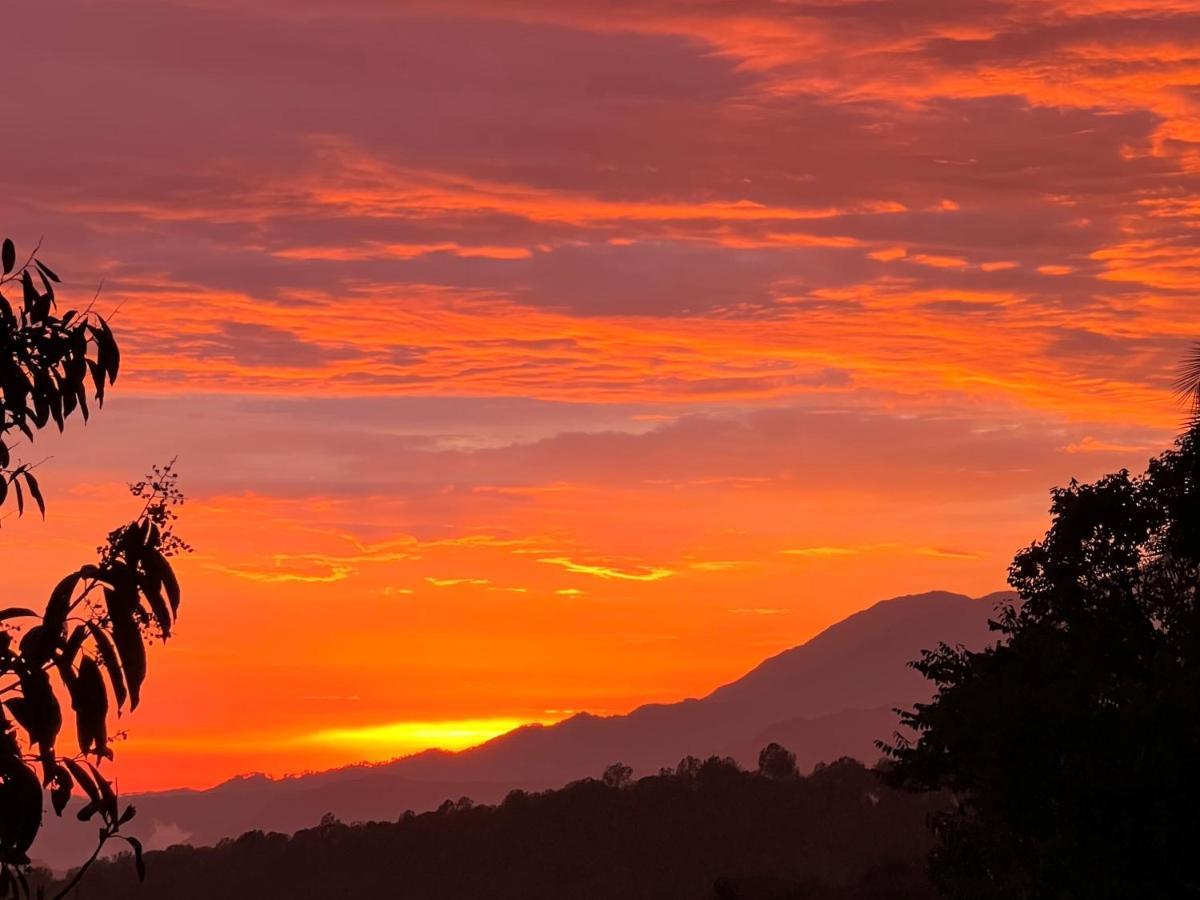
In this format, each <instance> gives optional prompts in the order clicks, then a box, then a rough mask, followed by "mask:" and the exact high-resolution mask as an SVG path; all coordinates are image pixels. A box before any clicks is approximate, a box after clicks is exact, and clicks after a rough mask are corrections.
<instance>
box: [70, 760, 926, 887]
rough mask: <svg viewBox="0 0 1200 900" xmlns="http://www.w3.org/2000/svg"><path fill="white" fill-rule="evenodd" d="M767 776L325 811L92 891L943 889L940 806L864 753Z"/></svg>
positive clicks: (654, 779) (619, 778)
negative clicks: (355, 816) (295, 827)
mask: <svg viewBox="0 0 1200 900" xmlns="http://www.w3.org/2000/svg"><path fill="white" fill-rule="evenodd" d="M765 762H766V765H764V766H763V769H762V772H761V773H759V772H755V773H750V772H745V771H742V770H740V769H739V768H738V767H737V765H736V764H735V763H733V761H732V760H725V759H719V758H717V757H713V758H711V759H709V760H707V761H703V762H701V761H700V760H698V759H695V758H691V757H689V758H688V759H685V760H684V761H683V762H681V763H680V765H679V766H678V767H677V768H676V769H675V770H669V769H668V770H664V771H663V772H662V773H660V774H659V775H655V776H650V777H646V778H642V779H640V780H638V781H632V780H631V779H630V778H629V777H628V770H627V769H624V768H623V767H618V766H614V767H611V768H610V769H609V770H608V771H607V772H606V773H604V777H603V778H602V779H586V780H583V781H579V782H575V783H573V784H570V785H568V786H566V787H564V788H562V789H560V790H554V791H546V792H543V793H536V794H530V793H525V792H522V791H513V792H512V793H511V794H509V796H508V797H507V798H506V799H505V800H504V802H503V803H501V804H499V805H498V806H474V805H472V804H471V802H470V800H468V799H467V798H463V799H461V800H459V801H453V802H452V801H447V802H446V803H445V804H443V806H442V808H441V809H439V810H438V811H436V812H428V813H424V814H421V815H415V814H413V813H412V812H406V813H404V814H403V815H401V816H400V817H399V819H398V820H397V821H393V822H368V823H356V824H343V823H341V822H339V821H337V820H336V819H335V818H334V817H333V816H326V817H325V819H324V820H323V821H322V822H321V823H320V824H319V825H317V826H316V827H314V828H310V829H307V830H304V831H299V832H297V833H296V834H295V835H292V836H291V837H288V836H286V835H282V834H264V833H263V832H261V831H252V832H248V833H247V834H244V835H242V836H241V837H239V838H237V839H234V840H227V841H223V842H222V843H221V844H219V845H218V846H216V847H210V848H199V849H197V848H192V847H186V846H176V847H171V848H169V849H167V850H163V851H159V852H150V853H147V854H146V860H145V861H146V870H147V874H146V881H145V883H144V884H143V885H141V886H140V887H139V886H138V885H137V884H136V882H135V881H134V880H132V879H131V877H130V869H131V866H132V862H131V860H130V859H129V858H128V857H122V858H117V859H115V860H113V861H110V862H106V863H104V864H101V865H99V866H97V868H96V870H95V871H94V872H93V873H91V874H90V875H89V878H88V880H87V882H86V883H85V884H84V885H83V887H82V891H83V892H82V893H81V894H80V895H79V896H80V898H81V900H117V898H121V900H124V898H129V897H138V898H164V900H165V898H171V900H193V898H194V900H202V898H203V900H210V898H213V897H219V898H221V900H264V898H274V897H288V898H292V900H304V898H313V900H315V898H322V900H325V898H330V897H361V898H367V897H370V898H379V897H413V898H472V900H474V898H481V897H486V898H491V900H503V898H514V900H516V898H521V900H530V898H555V900H566V898H588V900H596V898H608V897H612V898H617V897H619V898H638V897H653V898H688V900H692V898H721V900H726V898H729V900H732V898H762V900H766V898H779V900H782V898H813V900H826V898H829V900H832V898H845V900H849V898H861V900H885V898H887V900H921V898H927V897H932V896H933V894H932V891H931V889H930V888H929V886H928V883H927V881H926V878H925V875H924V868H925V862H924V860H925V856H926V854H927V853H928V851H929V849H930V837H929V833H928V830H927V828H926V820H927V817H928V816H929V814H930V813H931V812H932V811H933V810H934V809H935V807H936V805H937V803H938V802H939V801H938V800H937V799H936V798H934V797H932V796H930V795H914V794H909V793H905V792H900V791H896V790H893V789H891V788H888V787H886V786H884V785H883V784H882V783H881V781H880V780H879V778H878V777H877V775H876V773H875V772H874V771H872V770H869V769H866V768H864V767H863V766H862V765H861V764H859V763H858V762H855V761H852V760H840V761H838V762H835V763H832V764H831V765H828V766H823V767H818V769H817V770H816V771H814V772H813V774H811V775H809V776H806V777H801V776H798V775H795V774H791V773H789V771H788V769H787V766H786V764H785V765H780V761H779V760H778V759H777V758H776V759H775V760H770V759H766V758H765Z"/></svg>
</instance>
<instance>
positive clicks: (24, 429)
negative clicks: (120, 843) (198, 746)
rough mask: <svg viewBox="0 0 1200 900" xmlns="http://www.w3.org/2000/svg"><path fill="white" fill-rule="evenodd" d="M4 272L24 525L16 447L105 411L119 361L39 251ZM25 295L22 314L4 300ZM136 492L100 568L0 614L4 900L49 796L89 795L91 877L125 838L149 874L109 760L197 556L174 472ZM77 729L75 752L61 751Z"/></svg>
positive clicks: (28, 484)
mask: <svg viewBox="0 0 1200 900" xmlns="http://www.w3.org/2000/svg"><path fill="white" fill-rule="evenodd" d="M0 269H2V270H3V274H2V276H0V507H3V505H4V504H5V503H6V502H9V501H10V500H11V501H12V504H13V505H15V508H16V510H15V511H16V514H17V515H23V514H24V512H25V508H26V497H27V496H28V498H29V499H31V500H32V502H33V503H34V504H36V506H37V507H38V509H39V511H40V512H41V513H42V515H43V517H44V516H45V510H46V505H45V500H44V498H43V496H42V491H41V486H40V484H39V482H38V480H37V478H36V477H35V475H34V474H33V471H32V469H33V466H31V465H30V464H28V463H16V462H14V460H13V455H12V451H13V447H12V446H11V445H9V444H8V443H7V441H6V438H8V437H9V436H10V435H14V434H15V435H23V436H24V438H25V440H26V441H28V442H32V441H33V440H34V437H35V435H36V433H37V432H38V431H40V430H41V429H43V428H46V427H48V426H49V425H51V424H53V425H54V426H55V427H56V428H57V429H58V430H60V431H61V430H62V429H63V428H64V425H65V423H66V421H67V420H68V419H70V418H71V417H72V416H74V415H76V414H78V415H79V416H81V417H82V418H83V419H85V420H86V419H87V418H88V416H89V414H90V407H89V404H90V403H93V402H94V403H95V405H96V406H97V407H100V406H102V405H103V402H104V396H105V389H106V387H107V386H111V385H112V384H113V383H114V382H115V381H116V378H117V374H118V371H119V369H120V360H121V357H120V350H119V348H118V346H117V342H116V340H115V338H114V337H113V334H112V331H111V330H110V328H109V326H108V323H107V322H106V321H105V320H104V319H103V318H102V317H101V316H99V315H97V314H96V313H95V312H93V311H92V310H91V309H90V308H88V309H85V310H83V311H82V312H80V311H78V310H75V309H70V310H67V311H66V312H64V313H62V314H61V315H60V314H59V312H58V304H57V299H56V296H55V286H56V285H58V284H59V283H60V279H59V277H58V275H57V274H56V273H55V272H54V271H53V270H52V269H51V268H50V267H49V266H47V265H46V264H45V263H43V262H42V261H41V260H40V259H38V258H37V248H35V249H34V251H33V253H31V254H30V255H29V257H28V259H27V260H26V261H25V262H24V263H23V264H22V265H21V266H18V265H17V252H16V248H15V246H14V244H13V242H12V241H11V240H4V241H3V243H2V244H0ZM35 279H36V281H35ZM17 289H19V291H20V297H21V299H20V301H18V302H16V303H14V302H13V301H12V300H10V299H9V296H6V292H7V293H9V294H12V293H14V292H15V290H17ZM89 398H90V399H89ZM130 489H131V491H132V493H133V494H134V496H136V497H139V498H141V499H142V500H143V501H144V504H143V507H142V510H141V512H140V513H139V514H138V516H137V517H136V518H135V519H134V520H133V521H131V522H130V523H128V524H126V525H123V526H121V527H120V528H117V529H116V530H114V531H112V532H111V533H110V534H109V535H108V539H107V541H106V542H105V544H104V545H103V546H102V547H101V548H99V554H98V557H99V558H98V560H97V561H96V562H95V563H92V564H88V565H84V566H82V567H81V568H79V569H77V570H75V571H74V572H71V573H70V574H69V575H67V576H66V577H65V578H63V579H61V580H60V581H59V582H58V584H57V585H56V586H55V587H54V589H53V590H52V591H51V592H50V596H49V598H48V599H47V601H46V602H45V605H44V607H43V608H42V609H41V610H40V611H39V610H36V609H33V608H30V607H25V606H10V607H7V608H3V609H0V898H3V897H10V896H19V895H21V894H27V893H28V882H27V878H26V875H27V871H28V867H29V864H30V858H29V850H30V847H31V846H32V844H33V842H34V839H35V838H36V837H37V835H38V832H39V831H40V829H41V827H42V820H43V797H44V796H46V795H48V797H49V800H50V807H51V809H52V810H53V811H54V813H55V815H59V816H61V815H62V814H63V812H64V810H66V808H67V805H68V802H69V801H70V799H71V797H72V795H73V794H77V795H79V796H80V797H82V805H81V806H80V807H79V809H78V811H77V818H78V819H79V820H80V821H83V822H88V821H98V822H99V832H98V843H97V847H96V853H95V854H93V857H92V860H89V863H88V864H90V863H91V862H92V861H94V860H95V859H96V857H97V855H98V854H99V852H100V849H101V848H102V847H103V845H104V844H105V842H107V841H108V840H110V839H111V838H113V837H118V838H120V839H122V840H125V841H127V842H128V843H129V845H130V847H131V848H132V850H133V852H134V855H135V861H136V864H137V867H138V870H139V873H140V872H141V869H142V863H141V846H140V845H139V844H138V842H137V840H136V839H135V838H132V837H128V836H126V835H122V834H120V829H121V826H123V825H124V824H125V823H127V822H128V821H129V820H130V819H131V818H132V817H133V815H134V809H133V807H132V806H126V807H124V808H123V809H122V808H121V804H120V803H119V800H118V797H117V792H116V790H115V788H114V786H113V784H112V782H111V781H110V779H109V778H108V777H107V776H106V775H105V774H104V772H103V764H104V763H105V761H108V760H111V759H112V758H113V751H112V746H111V741H112V739H113V735H112V733H111V729H110V725H111V721H112V719H113V717H114V716H120V715H121V714H122V712H124V711H125V710H133V709H135V708H136V707H137V706H138V703H139V702H140V700H141V692H142V684H143V682H144V681H145V678H146V648H147V645H148V643H149V642H150V641H151V640H154V639H162V640H165V639H167V638H168V637H170V635H171V632H172V629H173V627H174V624H175V617H176V616H177V614H178V610H179V602H180V588H179V582H178V580H177V579H176V576H175V572H174V570H173V568H172V566H171V563H170V558H171V557H172V556H174V555H176V554H177V553H179V552H182V551H185V550H188V549H189V548H188V546H187V545H186V544H185V543H184V542H183V541H182V540H180V539H179V538H178V537H177V536H176V535H175V534H174V532H173V528H172V525H173V523H174V520H175V516H176V514H175V511H174V510H175V507H177V506H178V505H179V504H180V503H181V502H182V501H183V496H182V494H181V493H180V491H179V489H178V487H177V485H176V474H175V472H174V464H173V462H172V463H170V464H168V465H166V466H163V467H156V468H155V469H154V470H152V472H151V473H150V475H149V476H147V478H145V479H144V480H142V481H140V482H137V483H136V484H133V485H130ZM68 703H69V711H68V710H65V709H64V705H65V704H68ZM68 721H70V722H71V724H73V726H74V727H73V729H72V730H73V732H74V734H73V738H74V741H73V743H74V747H70V746H69V744H68V747H67V748H66V752H64V748H63V746H62V744H63V731H64V729H65V727H66V725H67V722H68ZM84 868H86V866H85V867H84ZM68 890H69V888H68ZM64 893H65V892H64Z"/></svg>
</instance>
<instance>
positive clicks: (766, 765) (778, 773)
mask: <svg viewBox="0 0 1200 900" xmlns="http://www.w3.org/2000/svg"><path fill="white" fill-rule="evenodd" d="M758 774H760V775H765V776H766V777H767V778H775V779H779V778H794V777H795V776H796V774H797V772H796V754H795V753H793V752H792V751H791V750H789V749H787V748H786V747H782V746H780V745H779V744H776V743H775V742H774V741H772V742H771V743H769V744H767V746H765V747H763V748H762V752H760V753H759V754H758Z"/></svg>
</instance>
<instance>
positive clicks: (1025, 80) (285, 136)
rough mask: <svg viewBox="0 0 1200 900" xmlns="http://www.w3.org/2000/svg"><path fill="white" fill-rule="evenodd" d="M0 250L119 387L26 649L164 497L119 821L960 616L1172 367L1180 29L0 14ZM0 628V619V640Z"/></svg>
mask: <svg viewBox="0 0 1200 900" xmlns="http://www.w3.org/2000/svg"><path fill="white" fill-rule="evenodd" d="M5 34H6V37H7V40H6V47H5V56H6V65H5V76H4V79H3V95H4V98H5V107H6V109H7V110H8V127H7V129H6V131H7V134H6V140H5V141H4V142H3V144H2V145H0V171H2V172H3V175H4V179H3V184H4V194H3V197H4V205H3V211H4V215H3V221H2V223H0V226H2V227H0V230H3V232H4V233H5V234H7V235H11V236H12V237H13V238H14V239H15V240H16V241H17V245H18V249H19V250H22V249H24V250H27V249H29V247H30V246H31V245H32V244H33V243H34V242H35V241H36V240H37V239H38V238H39V237H40V236H44V245H43V251H42V257H43V258H44V259H45V260H46V261H47V262H49V263H50V264H51V265H52V266H53V267H54V268H55V269H56V270H57V271H58V272H59V273H60V274H61V275H62V276H63V278H64V281H66V282H67V284H66V290H65V291H64V292H62V293H63V297H64V299H66V300H68V301H69V302H71V304H72V305H79V306H85V305H86V304H87V303H88V302H89V301H90V300H91V298H92V296H93V295H94V294H95V293H96V291H97V288H98V287H101V285H102V287H101V289H100V294H99V298H98V300H97V308H98V309H99V310H100V311H101V312H103V313H105V314H108V315H111V316H112V319H111V322H112V325H113V328H114V330H115V331H116V333H117V337H118V339H119V340H120V341H121V342H122V349H123V353H124V362H123V369H122V374H121V378H120V380H119V381H118V382H117V385H116V387H115V389H114V391H113V393H112V394H111V397H110V400H109V402H108V404H106V406H105V409H104V411H103V413H101V414H100V415H98V416H95V417H94V418H93V420H92V421H91V423H89V424H88V425H87V426H86V427H84V426H82V423H79V424H76V425H75V427H74V428H69V429H68V434H67V435H66V437H64V438H62V439H60V438H58V437H57V436H54V435H50V434H48V433H47V434H46V435H44V436H43V437H41V438H40V439H39V440H38V442H37V443H36V444H35V445H34V446H33V447H30V446H28V445H24V446H21V447H20V448H19V450H18V455H19V456H21V457H22V458H24V459H26V460H34V461H37V460H42V459H43V458H45V457H50V458H49V459H48V460H47V461H46V462H45V463H44V464H43V465H42V467H41V468H40V469H39V470H38V471H39V476H40V478H41V480H42V484H43V487H44V489H45V492H46V495H47V501H48V510H47V522H46V523H42V522H41V521H39V520H38V519H37V517H36V516H32V517H30V516H27V517H26V518H25V519H24V520H21V521H17V520H16V518H15V516H10V517H9V518H8V519H6V520H5V521H4V522H3V530H2V532H0V566H3V568H4V570H5V572H6V574H8V575H9V578H10V579H11V580H15V584H13V585H12V593H13V599H12V602H13V603H19V604H21V605H37V603H38V602H40V601H42V600H44V598H45V596H46V595H47V594H48V592H49V590H50V588H51V587H52V586H53V584H54V583H55V582H56V581H57V580H58V577H59V576H61V575H62V574H64V573H65V572H66V571H68V570H70V569H72V568H75V567H76V566H78V565H80V564H82V563H84V562H87V561H89V560H90V559H91V558H93V555H94V548H95V546H96V545H97V544H98V543H99V542H100V541H101V540H102V539H103V536H104V534H105V533H106V532H107V531H108V530H109V529H110V528H111V527H114V526H115V525H117V524H119V523H120V522H122V521H123V520H124V519H126V518H128V517H129V516H131V515H132V514H133V512H134V511H135V507H134V506H133V501H132V500H130V499H129V498H128V495H127V493H126V491H125V487H124V485H125V482H127V481H129V480H132V479H134V478H136V477H137V476H139V475H140V474H141V473H142V472H143V471H144V470H145V469H147V468H148V467H149V466H150V465H151V464H152V463H155V462H162V461H165V460H167V459H170V458H171V457H173V456H176V455H177V456H178V459H179V462H178V468H179V470H180V472H181V482H182V486H183V487H184V489H185V491H186V492H187V494H188V496H189V503H188V505H187V506H186V507H185V508H184V514H183V517H182V520H181V523H180V531H181V533H182V534H183V536H184V537H185V538H187V539H188V540H189V541H190V542H191V543H192V544H193V545H194V546H195V548H196V550H195V552H194V553H193V554H192V555H190V556H189V557H187V558H186V559H183V560H181V561H180V562H179V566H178V568H179V571H180V577H181V580H182V582H183V585H184V591H185V593H184V606H183V607H182V609H181V617H180V621H179V626H178V636H177V637H176V638H174V639H173V640H172V641H171V643H170V644H168V645H167V646H166V647H156V648H154V652H153V653H152V657H151V665H150V675H149V679H148V681H147V685H146V689H145V692H144V704H143V706H142V707H141V708H139V709H138V711H137V712H136V713H135V714H134V715H132V716H130V717H127V718H125V719H123V720H122V727H127V728H128V729H129V739H128V740H127V741H125V742H123V743H121V744H120V745H118V747H117V763H118V765H117V769H116V771H117V772H118V773H119V776H120V785H121V788H122V789H123V790H127V791H128V790H138V789H149V788H161V787H171V786H180V785H189V786H207V785H211V784H214V783H216V782H218V781H220V780H222V779H224V778H226V777H229V776H231V775H234V774H237V773H240V772H247V771H257V770H262V771H266V772H270V773H274V774H281V773H286V772H296V771H301V770H306V769H317V768H325V767H329V766H333V765H340V764H343V763H347V762H352V761H356V760H360V759H371V760H382V759H387V758H390V757H393V756H396V755H399V754H402V753H406V752H411V751H412V750H414V749H419V748H420V747H423V746H428V745H430V744H442V745H452V746H462V745H464V744H467V743H473V742H476V741H477V740H479V739H481V738H482V737H486V736H488V735H490V734H493V733H496V732H497V731H501V730H504V729H505V728H509V727H513V726H515V725H517V724H520V723H522V722H528V721H552V720H556V719H560V718H562V717H564V716H566V715H569V714H570V712H572V711H577V710H589V711H592V712H597V713H619V712H626V711H628V710H629V709H631V708H633V707H635V706H637V705H638V704H641V703H644V702H648V701H669V700H675V699H679V698H681V697H686V696H695V695H699V694H703V693H706V692H708V691H709V690H711V689H712V688H713V687H715V686H717V685H718V684H721V683H723V682H725V681H729V680H732V679H733V678H735V677H737V676H738V675H740V674H742V673H743V672H744V671H745V670H747V669H748V668H750V667H752V666H753V665H754V664H756V663H757V662H758V661H760V660H761V659H763V658H764V657H766V656H768V655H770V654H773V653H776V652H778V651H780V650H782V649H784V648H787V647H790V646H793V645H795V644H797V643H800V642H802V641H803V640H805V639H807V638H808V637H810V636H811V635H813V634H814V633H815V632H816V631H818V630H820V629H821V628H823V627H825V626H826V625H829V624H831V623H833V622H835V621H837V620H839V619H841V618H843V617H845V616H846V615H848V614H850V613H852V612H854V611H856V610H858V609H861V608H863V607H864V606H865V605H868V604H870V603H872V602H874V601H875V600H879V599H883V598H886V597H890V596H894V595H897V594H902V593H909V592H916V591H923V590H929V589H935V588H944V589H950V590H957V591H962V592H965V593H970V594H982V593H986V592H989V591H993V590H997V589H1000V588H1002V587H1003V586H1004V583H1005V573H1006V568H1007V564H1008V561H1009V560H1010V559H1011V557H1012V554H1013V552H1014V551H1015V550H1017V549H1018V548H1020V547H1021V546H1023V545H1024V544H1026V543H1028V542H1029V541H1031V540H1033V539H1034V538H1036V537H1037V536H1038V535H1039V534H1040V533H1041V532H1042V531H1043V530H1044V528H1045V525H1046V521H1047V517H1046V510H1047V506H1048V490H1049V488H1050V487H1051V486H1053V485H1055V484H1060V483H1063V482H1065V481H1066V480H1068V479H1070V478H1071V477H1079V478H1090V477H1094V476H1096V475H1099V474H1101V473H1103V472H1105V471H1110V470H1113V469H1116V468H1119V467H1121V466H1129V467H1131V468H1136V467H1142V466H1144V464H1145V461H1146V459H1147V458H1148V457H1149V456H1151V455H1152V454H1153V453H1155V452H1157V451H1158V450H1159V449H1161V448H1163V447H1165V446H1166V445H1167V444H1168V443H1169V441H1170V440H1171V438H1172V436H1173V434H1174V432H1175V431H1176V430H1177V428H1178V425H1179V423H1180V421H1181V419H1182V415H1183V413H1182V410H1181V408H1180V406H1179V404H1178V403H1177V401H1176V400H1175V399H1174V398H1173V397H1172V394H1171V390H1170V385H1171V381H1172V379H1173V376H1174V367H1175V365H1176V363H1177V361H1178V360H1179V359H1180V357H1181V355H1182V354H1183V352H1184V351H1185V349H1186V348H1187V346H1188V343H1189V341H1191V340H1192V339H1193V338H1195V337H1197V336H1200V310H1198V309H1197V305H1196V293H1197V289H1198V288H1200V249H1198V244H1197V240H1196V234H1197V228H1198V227H1200V49H1198V48H1200V3H1198V2H1197V0H1187V2H1184V0H1143V2H1141V3H1135V2H1127V0H1045V2H1039V0H955V2H946V0H895V2H884V0H861V2H841V0H811V2H784V0H774V2H769V0H746V2H733V0H674V2H672V0H643V2H636V3H634V2H625V0H612V2H604V3H601V2H596V0H505V2H499V0H491V2H484V0H437V2H433V0H430V2H427V3H426V2H420V0H409V2H385V0H340V2H336V3H335V2H333V0H286V2H285V0H255V2H254V3H246V2H233V0H195V2H191V3H184V2H177V0H170V2H168V0H132V2H103V3H101V2H84V0H62V2H41V3H35V2H26V0H21V2H18V3H15V4H10V5H8V6H6V9H5ZM5 599H6V602H7V601H8V600H9V598H5Z"/></svg>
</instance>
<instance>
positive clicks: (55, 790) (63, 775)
mask: <svg viewBox="0 0 1200 900" xmlns="http://www.w3.org/2000/svg"><path fill="white" fill-rule="evenodd" d="M70 799H71V775H70V773H69V772H68V771H67V770H66V769H64V768H63V767H62V766H59V767H57V768H56V770H55V772H54V787H52V788H51V789H50V803H51V805H52V806H53V807H54V814H55V815H56V816H61V815H62V814H63V810H64V809H66V808H67V802H68V801H69V800H70Z"/></svg>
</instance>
